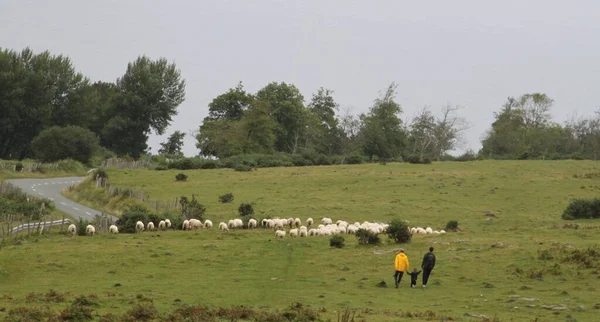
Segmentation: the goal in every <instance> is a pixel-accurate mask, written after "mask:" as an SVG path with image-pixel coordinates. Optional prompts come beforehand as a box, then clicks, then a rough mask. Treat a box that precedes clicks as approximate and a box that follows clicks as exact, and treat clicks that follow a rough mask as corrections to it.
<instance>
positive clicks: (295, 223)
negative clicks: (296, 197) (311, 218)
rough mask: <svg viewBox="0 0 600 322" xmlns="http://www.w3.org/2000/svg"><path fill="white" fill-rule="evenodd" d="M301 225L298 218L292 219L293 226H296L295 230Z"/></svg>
mask: <svg viewBox="0 0 600 322" xmlns="http://www.w3.org/2000/svg"><path fill="white" fill-rule="evenodd" d="M301 225H302V221H300V218H296V219H294V226H296V228H298V227H300V226H301Z"/></svg>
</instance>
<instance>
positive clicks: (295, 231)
mask: <svg viewBox="0 0 600 322" xmlns="http://www.w3.org/2000/svg"><path fill="white" fill-rule="evenodd" d="M290 237H298V228H294V229H290Z"/></svg>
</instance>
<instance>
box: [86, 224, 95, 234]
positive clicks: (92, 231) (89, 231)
mask: <svg viewBox="0 0 600 322" xmlns="http://www.w3.org/2000/svg"><path fill="white" fill-rule="evenodd" d="M85 233H86V234H87V235H88V236H94V234H95V233H96V228H94V226H92V225H87V227H85Z"/></svg>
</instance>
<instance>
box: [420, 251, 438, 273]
mask: <svg viewBox="0 0 600 322" xmlns="http://www.w3.org/2000/svg"><path fill="white" fill-rule="evenodd" d="M433 267H435V255H434V254H433V253H432V252H429V253H427V254H425V256H423V263H422V264H421V268H422V269H430V270H431V269H433Z"/></svg>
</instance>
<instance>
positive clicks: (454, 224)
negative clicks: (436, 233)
mask: <svg viewBox="0 0 600 322" xmlns="http://www.w3.org/2000/svg"><path fill="white" fill-rule="evenodd" d="M446 230H449V231H457V230H458V221H456V220H450V221H448V222H447V223H446Z"/></svg>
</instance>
